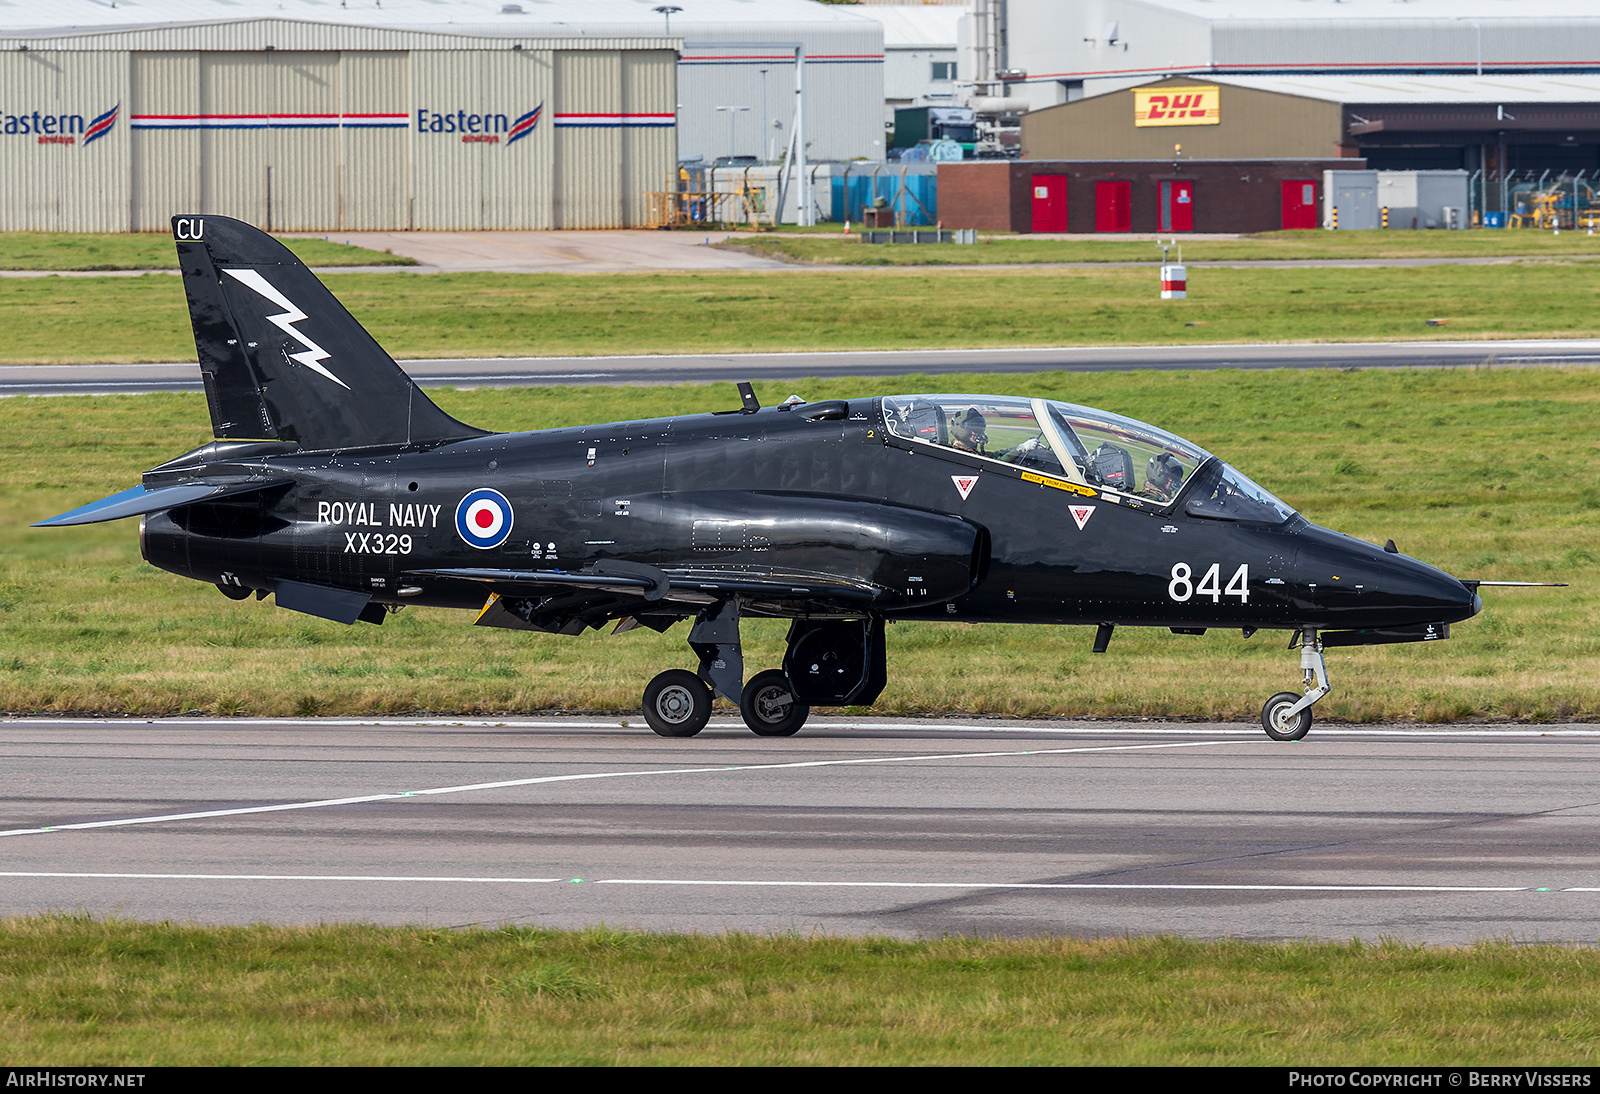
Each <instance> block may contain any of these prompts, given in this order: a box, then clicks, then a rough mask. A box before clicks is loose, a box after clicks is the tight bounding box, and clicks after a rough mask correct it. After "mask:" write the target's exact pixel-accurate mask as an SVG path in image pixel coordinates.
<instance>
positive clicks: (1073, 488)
mask: <svg viewBox="0 0 1600 1094" xmlns="http://www.w3.org/2000/svg"><path fill="white" fill-rule="evenodd" d="M1022 481H1023V482H1036V483H1038V484H1039V485H1040V486H1053V487H1055V488H1056V489H1057V490H1065V491H1066V492H1067V493H1069V494H1082V495H1083V496H1084V497H1086V498H1097V497H1099V496H1100V493H1099V491H1097V490H1091V489H1089V487H1087V486H1079V485H1078V484H1077V483H1075V482H1067V481H1066V480H1065V479H1047V478H1045V477H1044V476H1043V475H1035V474H1034V473H1033V472H1032V471H1024V472H1023V473H1022Z"/></svg>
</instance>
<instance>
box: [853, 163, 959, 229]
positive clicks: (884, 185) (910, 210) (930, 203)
mask: <svg viewBox="0 0 1600 1094" xmlns="http://www.w3.org/2000/svg"><path fill="white" fill-rule="evenodd" d="M900 172H901V169H900V168H898V167H888V168H883V169H881V170H880V171H879V173H878V177H877V178H876V179H874V178H873V177H872V174H871V169H870V168H868V169H866V170H865V171H862V173H861V174H855V173H854V171H852V172H851V173H850V174H847V175H844V176H839V175H835V176H834V177H833V193H832V195H831V196H832V198H833V202H832V204H833V210H832V211H833V219H834V220H835V221H842V220H853V221H857V222H859V221H860V220H861V210H862V209H864V208H869V207H870V206H871V205H872V204H873V200H874V199H875V198H882V199H883V200H884V201H885V202H887V203H888V204H889V206H890V207H892V208H896V209H898V208H901V207H902V205H901V193H900V188H901V186H902V185H904V187H905V189H906V194H905V199H904V206H903V207H904V209H905V223H906V225H907V226H908V227H914V226H918V225H932V224H933V223H934V222H935V221H936V220H937V219H938V216H939V212H938V196H939V177H938V175H937V174H936V173H935V172H934V171H932V170H930V169H929V168H928V167H922V169H921V171H920V172H919V171H915V169H913V170H908V171H907V172H906V174H905V177H904V178H903V179H902V177H901V174H900Z"/></svg>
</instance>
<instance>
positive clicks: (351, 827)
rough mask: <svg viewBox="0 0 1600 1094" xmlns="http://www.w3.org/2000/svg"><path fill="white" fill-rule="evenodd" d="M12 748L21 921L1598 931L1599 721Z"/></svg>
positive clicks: (10, 889) (70, 725) (461, 723)
mask: <svg viewBox="0 0 1600 1094" xmlns="http://www.w3.org/2000/svg"><path fill="white" fill-rule="evenodd" d="M623 723H631V724H628V725H624V724H623ZM0 755H3V757H4V761H5V769H6V771H7V774H6V776H5V786H6V792H5V793H4V794H3V795H0V848H3V855H0V913H3V914H26V913H37V912H43V911H47V910H66V911H72V910H84V911H88V912H91V913H94V914H97V915H110V914H116V915H121V916H127V917H131V918H136V919H141V920H152V919H173V920H178V921H192V922H202V923H251V922H257V921H267V922H275V923H316V922H333V921H364V922H378V923H413V924H434V925H462V924H470V923H480V924H488V925H496V924H501V923H521V924H541V925H546V926H556V927H580V926H585V925H592V924H599V923H605V924H609V925H611V926H614V927H622V928H638V929H652V930H673V931H702V932H719V931H730V930H738V931H755V932H789V931H798V932H800V933H803V934H810V933H813V932H821V933H830V934H832V933H837V934H893V935H901V936H923V937H930V936H938V935H941V934H945V933H960V934H982V935H1035V934H1063V935H1079V936H1102V937H1103V936H1111V935H1122V934H1124V933H1132V934H1137V935H1143V934H1156V933H1176V934H1182V935H1187V936H1194V937H1202V938H1214V937H1225V936H1231V937H1247V938H1298V937H1316V938H1327V939H1349V938H1365V939H1370V940H1376V939H1379V938H1383V937H1397V938H1403V939H1407V940H1412V941H1420V942H1429V943H1458V942H1470V941H1473V940H1476V939H1483V938H1504V937H1511V938H1515V939H1523V940H1541V941H1564V942H1585V943H1593V942H1594V941H1596V936H1597V935H1600V915H1597V913H1600V838H1597V837H1600V792H1596V790H1595V789H1594V780H1593V777H1592V768H1591V767H1590V765H1591V764H1593V763H1595V762H1596V760H1597V759H1600V727H1590V726H1584V725H1553V726H1537V727H1526V726H1501V727H1474V728H1452V727H1378V728H1364V727H1363V728H1351V727H1339V726H1319V727H1318V728H1317V729H1315V730H1313V732H1312V734H1311V736H1310V737H1309V738H1307V739H1306V740H1305V741H1304V742H1301V743H1298V744H1275V743H1273V742H1271V741H1269V740H1267V738H1266V737H1265V735H1263V734H1262V733H1261V732H1260V730H1259V729H1258V728H1256V727H1253V726H1248V725H1225V724H1223V725H1192V724H1191V725H1186V724H1164V723H1138V722H1135V723H1103V722H1040V723H1025V722H1008V721H1003V720H996V719H977V720H958V721H951V722H942V723H941V722H932V721H927V720H892V719H858V720H849V719H819V720H815V721H814V722H813V723H812V724H811V725H809V726H808V727H807V728H806V730H805V731H803V732H802V734H801V735H800V736H797V737H794V738H789V739H779V740H772V739H761V738H757V737H754V736H753V735H752V734H750V733H749V732H748V731H747V730H746V729H745V728H744V727H743V726H742V724H739V723H738V722H737V721H736V719H733V718H731V717H729V716H726V715H720V716H718V717H716V718H715V719H713V722H712V725H711V727H710V728H708V729H707V730H706V731H705V732H704V733H702V734H701V735H700V736H699V737H697V738H693V739H690V740H680V741H674V740H665V739H661V738H657V737H654V736H653V735H651V734H650V733H649V732H648V730H646V729H644V728H643V726H642V724H641V722H640V719H639V718H638V717H637V715H635V716H633V717H631V718H629V717H627V716H618V717H612V718H607V717H593V716H591V717H570V718H568V717H562V718H556V717H548V718H545V717H541V718H522V719H506V720H504V721H494V720H490V721H484V720H464V719H433V720H429V719H384V720H381V721H378V720H366V721H361V720H349V719H323V720H315V721H299V720H281V721H279V720H265V721H263V720H252V719H247V718H234V719H159V720H153V721H146V720H139V719H131V718H130V719H81V720H75V719H45V718H23V719H14V720H7V721H3V722H0Z"/></svg>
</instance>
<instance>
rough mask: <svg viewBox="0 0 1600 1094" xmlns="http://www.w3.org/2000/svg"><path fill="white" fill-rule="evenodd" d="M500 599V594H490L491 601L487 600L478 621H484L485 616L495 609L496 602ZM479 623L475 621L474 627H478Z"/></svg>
mask: <svg viewBox="0 0 1600 1094" xmlns="http://www.w3.org/2000/svg"><path fill="white" fill-rule="evenodd" d="M499 599H500V594H499V593H490V594H489V599H488V600H485V601H484V602H483V610H482V611H480V612H479V613H478V619H482V618H483V617H484V616H486V615H488V614H489V609H490V608H492V607H494V602H495V601H496V600H499ZM477 622H478V620H477V619H475V620H473V625H474V626H476V625H477Z"/></svg>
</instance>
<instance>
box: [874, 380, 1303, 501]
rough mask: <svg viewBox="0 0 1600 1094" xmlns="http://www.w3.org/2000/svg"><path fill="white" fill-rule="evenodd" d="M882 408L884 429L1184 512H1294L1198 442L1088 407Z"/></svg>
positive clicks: (1001, 398) (1001, 403) (992, 400)
mask: <svg viewBox="0 0 1600 1094" xmlns="http://www.w3.org/2000/svg"><path fill="white" fill-rule="evenodd" d="M883 416H884V421H885V422H886V423H887V425H888V427H889V430H890V432H892V433H893V434H895V436H897V437H902V438H904V439H906V440H910V441H920V442H923V443H925V444H930V445H938V446H941V447H944V448H949V449H952V450H954V451H957V452H965V453H968V454H970V455H974V456H978V457H981V458H984V459H991V460H998V461H1000V462H1001V463H1008V464H1012V465H1014V466H1017V467H1021V468H1026V469H1028V470H1030V471H1035V472H1038V473H1041V474H1047V475H1059V476H1060V477H1062V478H1064V479H1068V480H1070V481H1072V482H1076V483H1079V484H1081V485H1084V486H1092V487H1094V488H1095V489H1097V490H1107V491H1111V492H1112V493H1116V494H1123V495H1127V496H1129V497H1139V498H1144V499H1147V500H1149V501H1152V502H1154V503H1155V504H1156V505H1157V506H1158V507H1166V506H1169V505H1171V504H1173V503H1174V502H1175V501H1176V500H1177V499H1178V495H1179V494H1180V493H1186V494H1187V500H1186V502H1185V510H1186V511H1187V512H1189V514H1190V515H1191V516H1197V517H1207V518H1210V519H1213V520H1251V521H1268V522H1271V523H1279V522H1281V521H1285V520H1287V519H1289V518H1290V517H1291V516H1293V515H1294V510H1293V509H1291V508H1290V507H1289V506H1287V505H1285V504H1284V503H1283V502H1281V501H1279V500H1278V499H1277V498H1275V497H1273V496H1272V495H1271V494H1269V493H1268V492H1267V491H1265V490H1263V489H1262V488H1261V487H1259V486H1257V485H1256V484H1255V483H1253V482H1251V481H1250V480H1249V479H1248V478H1246V477H1245V476H1244V475H1241V474H1240V473H1239V472H1238V471H1236V470H1234V469H1233V468H1232V467H1229V466H1228V465H1227V464H1224V463H1222V462H1221V461H1220V460H1217V459H1216V458H1215V457H1213V456H1212V455H1211V454H1210V453H1209V452H1207V451H1205V449H1203V448H1201V447H1199V446H1198V445H1195V444H1191V443H1190V442H1188V441H1186V440H1184V439H1183V438H1182V437H1177V436H1174V435H1173V434H1171V433H1168V432H1166V431H1165V430H1162V429H1157V428H1155V427H1154V426H1151V425H1146V424H1145V423H1143V422H1140V421H1135V420H1134V419H1132V418H1124V417H1123V416H1122V415H1120V414H1112V413H1109V412H1108V411H1104V410H1096V409H1094V408H1093V407H1087V406H1078V405H1077V404H1075V403H1063V402H1057V401H1056V400H1053V399H1025V398H1021V397H1017V396H1005V395H891V396H886V397H885V398H884V400H883ZM1197 473H1198V478H1197ZM1191 484H1192V489H1189V490H1187V491H1186V490H1185V488H1186V487H1190V486H1191Z"/></svg>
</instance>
